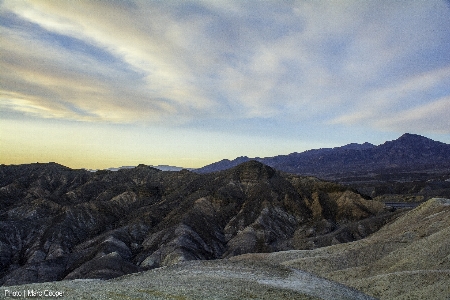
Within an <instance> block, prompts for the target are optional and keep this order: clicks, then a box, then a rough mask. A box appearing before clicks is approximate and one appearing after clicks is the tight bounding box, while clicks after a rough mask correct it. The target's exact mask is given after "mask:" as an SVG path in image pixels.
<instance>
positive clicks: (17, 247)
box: [0, 161, 399, 286]
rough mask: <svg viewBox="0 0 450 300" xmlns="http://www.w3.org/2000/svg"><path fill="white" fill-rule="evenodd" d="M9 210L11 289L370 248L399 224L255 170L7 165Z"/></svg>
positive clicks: (333, 194) (4, 191)
mask: <svg viewBox="0 0 450 300" xmlns="http://www.w3.org/2000/svg"><path fill="white" fill-rule="evenodd" d="M0 204H1V205H0V228H1V230H0V285H4V286H10V285H17V284H23V283H31V282H46V281H55V280H63V279H87V278H91V279H110V278H114V277H118V276H121V275H125V274H128V273H134V272H139V271H144V270H149V269H152V268H158V267H161V266H170V265H174V264H178V263H180V262H184V261H190V260H211V259H218V258H229V257H232V256H236V255H240V254H244V253H256V252H275V251H282V250H291V249H315V248H319V247H323V246H328V245H332V244H340V243H346V242H350V241H355V240H358V239H361V238H364V237H366V236H368V235H370V234H371V233H372V232H375V231H377V230H378V229H379V228H381V227H382V226H383V225H384V224H386V223H387V222H389V221H390V220H391V219H393V218H394V217H396V216H397V215H398V214H399V212H390V211H389V210H387V209H386V208H385V207H384V205H383V204H382V203H380V202H378V201H373V200H371V199H369V198H367V197H364V196H362V195H361V194H359V193H358V192H356V191H354V190H352V189H350V188H347V187H344V186H341V185H338V184H335V183H331V182H326V181H322V180H319V179H317V178H314V177H303V176H297V175H290V174H285V173H281V172H279V171H276V170H274V169H273V168H271V167H269V166H266V165H264V164H262V163H259V162H256V161H249V162H246V163H243V164H241V165H239V166H237V167H235V168H232V169H229V170H225V171H221V172H217V173H211V174H204V175H202V174H196V173H193V172H190V171H187V170H182V171H180V172H163V171H160V170H157V169H155V168H152V167H148V166H144V165H139V166H138V167H136V168H126V169H120V170H118V171H114V172H113V171H107V170H103V171H97V172H88V171H86V170H72V169H69V168H66V167H64V166H61V165H58V164H56V163H49V164H30V165H19V166H5V165H2V166H0Z"/></svg>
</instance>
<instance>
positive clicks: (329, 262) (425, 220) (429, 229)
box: [235, 198, 450, 299]
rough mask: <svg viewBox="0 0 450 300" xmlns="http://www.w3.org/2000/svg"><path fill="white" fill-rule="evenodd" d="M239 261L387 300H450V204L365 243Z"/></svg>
mask: <svg viewBox="0 0 450 300" xmlns="http://www.w3.org/2000/svg"><path fill="white" fill-rule="evenodd" d="M235 259H236V260H243V259H245V260H247V261H248V260H258V261H261V260H262V261H266V262H270V263H273V264H282V265H285V266H290V267H295V268H298V269H301V270H306V271H309V272H313V273H315V274H318V275H320V276H324V277H325V278H328V279H332V280H336V281H338V282H341V283H343V284H346V285H349V286H351V287H354V288H356V289H358V290H361V291H363V292H365V293H367V294H369V295H372V296H375V297H377V298H381V299H450V200H449V199H442V198H435V199H431V200H429V201H427V202H425V203H423V204H422V205H421V206H419V207H417V208H416V209H413V210H411V211H409V212H408V213H406V214H404V215H403V216H401V217H400V218H398V219H397V220H395V221H394V222H392V223H391V224H388V225H386V226H384V227H383V228H382V229H381V230H380V231H378V232H376V233H375V234H373V235H372V236H369V237H368V238H366V239H364V240H360V241H356V242H352V243H348V244H340V245H335V246H330V247H325V248H320V249H316V250H310V251H285V252H277V253H271V254H253V255H245V256H240V257H237V258H235Z"/></svg>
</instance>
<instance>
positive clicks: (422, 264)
mask: <svg viewBox="0 0 450 300" xmlns="http://www.w3.org/2000/svg"><path fill="white" fill-rule="evenodd" d="M449 257H450V199H442V198H435V199H431V200H428V201H427V202H425V203H423V204H422V205H420V206H419V207H417V208H415V209H413V210H410V211H408V212H407V213H404V214H402V215H401V216H399V217H398V218H397V219H396V220H395V221H393V222H391V223H389V224H387V225H386V226H384V227H383V228H382V229H381V230H379V231H378V232H376V233H374V234H372V235H371V236H369V237H367V238H365V239H362V240H358V241H355V242H350V243H343V244H338V245H332V246H328V247H323V248H318V249H314V250H290V251H280V252H273V253H247V254H243V255H239V256H234V257H231V258H229V259H219V260H209V261H205V260H196V261H189V262H181V263H179V264H176V265H172V266H168V267H162V268H157V269H153V270H150V271H145V272H140V273H135V274H130V275H125V276H122V277H119V278H116V279H111V280H106V281H104V280H87V279H84V280H66V281H58V282H50V283H35V284H27V285H21V286H7V287H4V290H5V291H7V292H8V293H10V294H11V293H14V292H16V293H17V292H18V293H21V292H25V293H29V292H30V291H32V292H36V293H39V292H43V291H46V290H47V291H51V292H53V293H57V292H59V293H62V295H63V297H64V299H397V300H400V299H443V300H444V299H449V298H450V264H449V262H450V260H449ZM306 271H308V272H312V273H315V274H316V275H313V274H311V273H308V272H306ZM317 275H319V276H320V277H318V276H317ZM324 277H325V278H326V279H324ZM337 282H339V283H340V284H339V283H337ZM364 293H366V294H364ZM367 294H369V295H367ZM6 298H8V297H6Z"/></svg>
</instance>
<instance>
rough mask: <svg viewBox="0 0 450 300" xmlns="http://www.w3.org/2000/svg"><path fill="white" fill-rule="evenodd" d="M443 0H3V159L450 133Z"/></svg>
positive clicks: (207, 154) (109, 156)
mask: <svg viewBox="0 0 450 300" xmlns="http://www.w3.org/2000/svg"><path fill="white" fill-rule="evenodd" d="M449 28H450V3H449V2H446V1H379V0H377V1H38V0H33V1H19V0H17V1H0V126H1V127H0V163H3V164H19V163H29V162H36V161H39V162H47V161H56V162H59V163H62V164H65V165H67V166H70V167H76V168H81V167H83V168H107V167H113V166H121V165H137V164H139V163H144V164H153V165H157V164H169V165H178V166H184V167H201V166H203V165H206V164H209V163H212V162H214V161H217V160H220V159H222V158H229V159H232V158H235V157H236V156H241V155H247V156H251V157H255V156H259V157H265V156H273V155H277V154H288V153H291V152H301V151H304V150H308V149H311V148H321V147H334V146H341V145H344V144H348V143H351V142H359V143H362V142H366V141H367V142H371V143H374V144H380V143H382V142H384V141H386V140H393V139H396V138H397V137H399V136H400V135H401V134H403V133H405V132H410V133H417V134H421V135H425V136H427V137H430V138H433V139H435V140H439V141H442V142H446V143H450V121H449V117H448V116H449V115H450V29H449Z"/></svg>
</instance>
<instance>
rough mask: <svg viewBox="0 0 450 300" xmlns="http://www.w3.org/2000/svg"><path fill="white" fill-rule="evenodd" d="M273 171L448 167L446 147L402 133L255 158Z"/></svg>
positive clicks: (220, 165) (328, 173)
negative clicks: (383, 139) (390, 138)
mask: <svg viewBox="0 0 450 300" xmlns="http://www.w3.org/2000/svg"><path fill="white" fill-rule="evenodd" d="M248 160H251V158H248V157H239V158H236V159H235V160H232V161H230V160H221V161H219V162H217V163H213V164H210V165H207V166H205V167H203V168H199V169H197V170H196V172H198V173H209V172H215V171H219V170H224V169H227V168H230V167H233V166H235V165H237V164H239V163H242V162H244V161H248ZM255 160H257V161H260V162H262V163H264V164H266V165H269V166H271V167H273V168H275V169H278V170H281V171H285V172H290V173H295V174H301V175H311V176H319V177H321V178H331V177H335V176H336V175H338V174H345V173H352V174H355V175H363V174H367V173H370V172H374V171H375V172H380V171H383V172H388V171H395V172H398V171H419V170H424V169H426V170H429V169H443V168H448V167H449V166H450V145H448V144H445V143H441V142H437V141H433V140H431V139H428V138H426V137H423V136H420V135H416V134H409V133H406V134H404V135H402V136H401V137H400V138H398V139H396V140H394V141H388V142H385V143H384V144H381V145H379V146H375V145H372V144H370V143H364V144H356V143H352V144H348V145H345V146H342V147H335V148H324V149H313V150H308V151H305V152H302V153H291V154H288V155H278V156H274V157H266V158H255Z"/></svg>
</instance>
